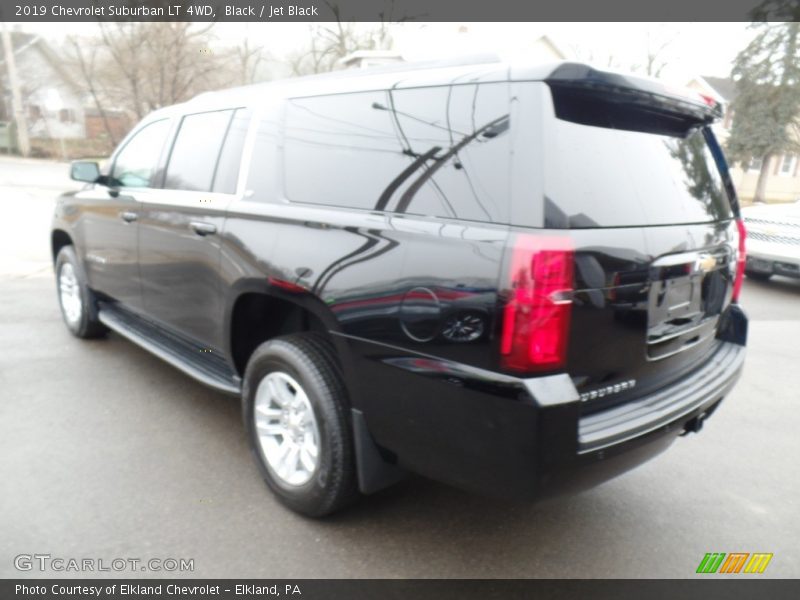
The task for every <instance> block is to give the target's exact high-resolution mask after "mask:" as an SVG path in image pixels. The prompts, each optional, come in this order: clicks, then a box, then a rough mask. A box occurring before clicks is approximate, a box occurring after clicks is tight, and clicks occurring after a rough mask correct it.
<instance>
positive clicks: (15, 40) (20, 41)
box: [0, 31, 39, 63]
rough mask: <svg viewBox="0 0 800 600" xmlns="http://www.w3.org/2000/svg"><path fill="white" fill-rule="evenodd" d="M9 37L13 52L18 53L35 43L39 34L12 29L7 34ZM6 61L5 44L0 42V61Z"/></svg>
mask: <svg viewBox="0 0 800 600" xmlns="http://www.w3.org/2000/svg"><path fill="white" fill-rule="evenodd" d="M9 37H10V38H11V48H12V49H13V52H14V54H19V53H20V52H23V51H24V50H26V49H27V48H28V47H29V46H31V45H33V44H35V43H36V42H37V41H38V40H39V36H38V35H36V34H34V33H25V32H24V31H12V32H11V33H10V35H9ZM5 61H6V48H5V44H0V63H5Z"/></svg>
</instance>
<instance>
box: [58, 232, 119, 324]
mask: <svg viewBox="0 0 800 600" xmlns="http://www.w3.org/2000/svg"><path fill="white" fill-rule="evenodd" d="M56 288H57V292H58V304H59V306H60V307H61V316H62V317H63V319H64V324H65V325H66V326H67V329H69V331H70V333H72V335H74V336H75V337H79V338H83V339H89V338H96V337H100V336H102V335H104V334H105V333H106V332H107V331H108V329H107V328H106V326H105V325H103V324H102V323H101V322H100V321H99V320H98V319H97V300H96V298H95V297H94V294H93V293H92V290H91V289H89V286H88V285H87V283H86V277H85V276H84V274H83V269H82V268H81V265H80V262H78V256H77V255H76V254H75V249H74V248H73V247H72V246H64V247H63V248H61V250H59V252H58V256H56Z"/></svg>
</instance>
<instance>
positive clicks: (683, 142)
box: [544, 117, 732, 229]
mask: <svg viewBox="0 0 800 600" xmlns="http://www.w3.org/2000/svg"><path fill="white" fill-rule="evenodd" d="M612 127H613V126H611V125H610V126H608V127H603V126H596V125H586V124H580V123H575V122H569V121H565V120H561V119H558V118H555V117H552V118H550V119H548V120H547V122H546V125H545V132H546V133H545V140H544V141H545V144H544V156H545V158H544V161H545V170H544V190H545V198H544V225H545V227H548V228H555V229H570V228H593V227H629V226H644V225H672V224H687V223H708V222H713V221H718V220H722V219H727V218H730V217H731V214H732V213H731V206H730V201H729V198H728V196H727V193H726V190H725V186H724V182H723V179H722V176H721V175H720V171H719V169H718V167H717V164H716V161H715V160H714V156H713V154H712V153H711V151H710V149H709V147H708V145H707V143H706V138H705V136H704V134H703V130H702V129H700V128H694V129H691V130H689V131H688V132H684V133H682V134H681V135H666V134H664V133H663V130H660V131H659V132H658V133H649V132H647V131H630V130H624V129H615V128H612ZM639 127H642V128H643V127H644V126H643V125H641V124H639Z"/></svg>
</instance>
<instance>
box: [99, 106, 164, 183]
mask: <svg viewBox="0 0 800 600" xmlns="http://www.w3.org/2000/svg"><path fill="white" fill-rule="evenodd" d="M167 133H169V120H168V119H162V120H161V121H155V122H153V123H150V124H149V125H145V126H144V127H143V128H142V129H140V130H139V131H138V132H136V134H135V135H134V136H133V137H132V138H131V139H130V140H129V141H128V142H127V143H126V144H125V146H123V148H122V150H120V152H119V153H118V154H117V157H116V158H115V159H114V167H113V170H112V173H111V177H112V178H113V180H114V185H117V186H120V187H148V186H149V185H150V179H151V178H152V177H153V173H154V171H155V169H156V167H157V165H158V160H159V158H160V156H161V150H162V149H163V147H164V142H165V141H166V139H167Z"/></svg>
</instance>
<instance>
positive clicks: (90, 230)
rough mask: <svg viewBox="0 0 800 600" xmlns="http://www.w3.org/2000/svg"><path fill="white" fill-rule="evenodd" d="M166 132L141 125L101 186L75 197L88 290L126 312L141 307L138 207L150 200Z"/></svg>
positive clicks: (163, 124)
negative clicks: (81, 210)
mask: <svg viewBox="0 0 800 600" xmlns="http://www.w3.org/2000/svg"><path fill="white" fill-rule="evenodd" d="M168 132H169V120H168V119H160V120H157V121H153V122H150V123H147V124H145V125H144V126H143V127H141V128H140V129H139V130H138V131H136V132H135V133H134V134H132V135H131V136H130V137H129V138H128V139H127V140H126V141H125V142H124V143H123V145H122V146H121V148H120V150H119V151H118V152H117V153H116V155H115V156H114V158H113V165H112V167H111V173H110V175H109V176H108V177H107V178H106V181H105V182H104V183H103V184H100V183H97V184H95V185H94V186H92V187H90V188H88V189H85V190H81V191H80V192H78V193H77V195H78V197H80V198H81V201H82V202H81V204H82V206H84V207H85V208H84V214H83V215H82V218H81V221H82V225H81V228H82V232H81V233H82V240H83V262H84V265H85V268H86V272H87V277H88V280H89V285H90V286H91V287H92V289H94V290H96V291H98V292H101V293H102V294H104V295H106V296H108V297H110V298H112V299H114V300H116V301H118V302H120V303H122V304H124V305H125V306H127V307H128V308H132V309H139V308H140V307H141V304H142V294H141V285H140V280H139V267H138V265H137V241H138V227H139V225H138V223H139V217H140V214H139V213H140V209H141V206H142V201H143V200H144V199H145V198H147V197H148V196H149V195H150V194H152V191H153V190H152V189H151V181H152V178H153V177H154V176H155V171H156V168H157V165H158V160H159V157H160V155H161V151H162V148H163V146H164V142H165V141H166V138H167V134H168Z"/></svg>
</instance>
